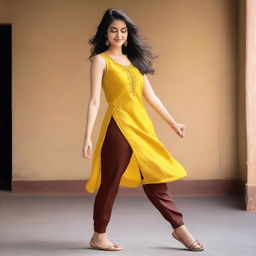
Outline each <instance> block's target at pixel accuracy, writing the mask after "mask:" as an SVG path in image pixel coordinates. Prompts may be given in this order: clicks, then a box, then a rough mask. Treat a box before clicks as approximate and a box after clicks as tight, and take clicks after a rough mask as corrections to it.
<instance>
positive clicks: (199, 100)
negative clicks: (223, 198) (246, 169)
mask: <svg viewBox="0 0 256 256" xmlns="http://www.w3.org/2000/svg"><path fill="white" fill-rule="evenodd" d="M130 2H134V5H132V4H131V3H130ZM130 2H129V4H128V2H125V1H114V0H113V1H99V0H98V1H97V0H96V1H93V4H92V1H89V0H88V1H84V0H80V1H79V0H72V1H71V0H37V1H34V0H16V1H15V0H13V1H11V7H12V12H11V14H10V15H11V22H12V24H13V180H68V179H87V178H88V176H89V172H90V167H91V160H88V159H85V158H82V142H83V136H84V129H85V120H86V108H87V102H88V97H89V86H90V84H89V67H90V62H89V61H88V60H85V59H86V57H88V55H89V49H90V48H89V45H88V39H89V37H91V36H92V35H93V34H94V33H95V29H96V27H97V25H98V23H99V21H100V19H101V17H102V15H103V13H104V11H105V10H106V9H107V8H110V7H114V8H120V9H123V10H124V11H125V12H127V14H128V15H130V16H131V18H132V19H133V20H134V22H135V23H136V24H137V25H138V27H139V29H140V33H141V35H142V36H144V37H146V38H147V39H148V42H149V44H150V45H152V47H153V50H154V51H155V52H156V53H157V54H159V58H158V59H157V60H156V61H155V62H154V67H155V69H156V75H155V76H149V79H150V81H151V84H152V86H153V88H154V90H155V92H156V93H157V94H158V95H159V97H160V98H161V99H162V101H163V103H164V104H165V106H166V107H167V109H168V110H169V111H170V113H171V114H172V115H173V117H174V118H175V119H176V120H177V121H178V122H181V123H184V124H185V125H187V127H188V129H187V134H186V138H185V139H184V140H183V141H182V142H181V141H180V139H179V138H178V136H177V135H176V134H175V133H174V132H173V131H172V130H171V129H170V128H168V126H167V124H166V123H165V122H164V121H163V120H161V119H160V117H159V116H158V115H157V114H156V113H155V112H154V111H153V110H152V109H151V108H150V106H149V105H148V104H147V103H146V102H145V104H146V108H147V110H148V112H149V115H150V116H151V118H152V121H153V123H154V125H155V128H156V131H157V134H158V136H159V138H160V140H162V141H163V143H164V144H165V145H166V147H167V148H168V149H169V150H170V152H171V154H172V155H173V156H174V157H175V158H176V159H177V160H179V161H180V163H182V164H183V166H184V167H185V168H186V169H187V171H188V173H189V176H188V179H235V178H238V177H240V174H239V162H238V125H237V111H238V102H237V85H238V80H237V61H238V25H237V20H238V12H237V6H238V4H237V1H234V0H194V1H190V0H169V1H167V0H166V1H164V0H160V1H152V0H151V1H130ZM0 3H1V4H3V3H4V2H3V1H1V2H0ZM9 3H10V1H9ZM1 12H3V9H2V8H1V9H0V14H1ZM1 16H2V15H1ZM8 18H9V17H8V16H7V17H5V19H6V20H7V21H8V22H9V20H8ZM1 22H4V21H3V20H1ZM240 85H241V84H240ZM105 109H106V101H105V99H104V93H103V91H102V104H101V108H100V112H99V116H98V118H97V120H96V124H95V127H94V131H93V146H95V144H96V141H97V137H98V132H99V128H100V125H101V122H102V118H103V115H104V113H105Z"/></svg>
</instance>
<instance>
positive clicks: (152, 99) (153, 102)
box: [143, 74, 185, 137]
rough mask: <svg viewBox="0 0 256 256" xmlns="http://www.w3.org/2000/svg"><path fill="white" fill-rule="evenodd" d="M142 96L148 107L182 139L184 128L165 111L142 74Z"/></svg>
mask: <svg viewBox="0 0 256 256" xmlns="http://www.w3.org/2000/svg"><path fill="white" fill-rule="evenodd" d="M143 96H144V98H145V99H146V101H147V102H148V103H149V104H150V106H151V107H152V108H153V109H154V110H155V111H156V112H157V113H158V114H159V115H160V116H161V117H162V118H163V119H164V120H165V121H166V122H167V123H168V124H169V125H170V126H171V127H172V128H173V129H174V131H175V132H176V133H177V134H178V135H179V136H181V137H184V135H185V134H184V131H185V126H184V125H182V124H179V123H177V122H176V121H175V119H174V118H173V117H172V116H171V115H170V113H169V112H168V111H167V109H166V108H165V106H164V105H163V103H162V102H161V100H160V99H159V98H158V96H157V95H156V94H155V92H154V90H153V89H152V86H151V84H150V82H149V80H148V78H147V76H146V75H145V74H144V85H143Z"/></svg>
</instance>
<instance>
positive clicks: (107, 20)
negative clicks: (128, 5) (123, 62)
mask: <svg viewBox="0 0 256 256" xmlns="http://www.w3.org/2000/svg"><path fill="white" fill-rule="evenodd" d="M116 19H119V20H123V21H124V22H125V23H126V26H127V29H128V37H127V43H128V44H127V47H125V46H124V44H123V45H122V52H123V53H124V54H126V55H127V57H128V59H129V60H130V61H131V63H132V64H133V65H134V66H135V67H137V68H138V69H139V70H140V72H141V73H142V74H147V73H150V74H153V73H154V72H155V70H154V69H153V67H152V62H151V60H152V59H153V58H156V57H158V56H157V55H154V54H153V53H152V51H151V49H152V48H151V46H149V45H148V44H147V43H146V41H145V40H144V39H142V38H141V37H140V36H139V34H138V28H137V26H136V25H135V24H134V22H133V21H132V19H131V18H130V17H129V16H128V15H127V14H125V13H124V12H123V11H121V10H119V9H113V8H111V9H108V10H106V11H105V13H104V15H103V17H102V19H101V22H100V24H99V25H98V27H97V32H96V34H95V35H94V36H93V37H91V38H90V39H89V43H90V44H92V48H91V50H90V52H91V55H90V57H89V60H90V61H92V59H93V57H94V56H95V55H97V54H99V53H101V52H104V51H105V50H106V49H107V48H108V46H106V45H105V41H106V36H107V29H108V26H109V25H110V24H111V23H112V22H113V21H114V20H116Z"/></svg>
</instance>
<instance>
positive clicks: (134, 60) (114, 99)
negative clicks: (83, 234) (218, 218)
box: [83, 9, 204, 251]
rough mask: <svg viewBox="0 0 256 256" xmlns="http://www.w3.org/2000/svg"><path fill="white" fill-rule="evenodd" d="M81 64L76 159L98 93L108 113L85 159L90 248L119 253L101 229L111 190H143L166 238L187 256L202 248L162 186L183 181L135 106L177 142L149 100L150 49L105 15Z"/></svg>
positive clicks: (113, 13) (114, 13)
mask: <svg viewBox="0 0 256 256" xmlns="http://www.w3.org/2000/svg"><path fill="white" fill-rule="evenodd" d="M89 42H90V44H92V45H93V47H92V49H91V55H90V57H89V59H90V60H91V61H92V63H91V69H90V77H91V95H90V100H89V104H88V112H87V125H86V132H85V137H84V144H83V156H84V157H85V158H91V157H92V141H91V134H92V130H93V126H94V123H95V120H96V116H97V113H98V109H99V105H100V92H101V87H102V88H103V90H104V93H105V97H106V100H107V102H108V109H107V111H106V114H105V117H104V120H103V123H102V126H101V130H100V134H99V138H98V142H97V144H96V148H95V151H94V155H93V160H92V170H91V175H90V179H89V181H88V182H87V184H86V186H85V189H86V190H87V191H88V192H89V193H93V192H94V191H95V189H98V192H97V195H96V197H95V202H94V212H93V220H94V234H93V236H92V238H91V240H90V246H91V247H92V248H95V249H100V250H112V251H118V250H121V249H122V247H121V246H119V245H118V244H113V243H112V242H111V241H109V240H108V238H107V234H106V227H107V225H108V222H109V221H110V216H111V212H112V207H113V204H114V200H115V198H116V196H117V193H118V189H119V185H123V186H126V187H138V186H140V185H143V189H144V191H145V193H146V195H147V197H148V198H149V200H150V201H151V202H152V204H153V205H154V206H155V207H156V208H157V209H158V210H159V211H160V213H161V214H162V216H163V217H164V218H165V219H166V220H167V221H168V222H169V223H170V224H171V226H172V228H173V229H174V231H173V232H172V236H173V237H174V238H175V239H177V240H178V241H180V242H181V243H183V244H184V245H185V246H186V247H187V248H188V249H190V250H194V251H201V250H203V249H204V246H203V245H202V244H201V243H200V242H199V241H198V240H196V239H195V238H194V237H193V236H192V235H191V234H190V232H189V231H188V229H187V228H186V226H185V225H184V222H183V218H182V217H183V215H182V213H181V212H179V211H178V210H177V208H176V206H175V203H174V201H173V200H172V198H171V196H170V194H169V192H168V188H167V184H166V182H169V181H174V180H178V179H181V178H183V177H186V176H187V173H186V171H185V169H184V168H183V167H182V165H181V164H180V163H179V162H178V161H177V160H175V159H174V158H173V157H172V155H171V154H170V153H169V152H168V150H167V149H166V148H165V146H164V145H163V144H162V143H161V142H160V141H159V139H158V137H157V135H156V133H155V130H154V127H153V124H152V122H151V120H150V118H149V116H148V114H147V112H146V109H145V107H144V105H143V100H142V98H143V97H142V96H144V97H145V99H146V100H147V102H148V103H149V104H150V105H151V106H152V107H153V108H154V109H155V110H156V111H157V113H158V114H159V115H160V116H161V117H162V118H163V119H164V120H165V121H166V122H167V123H168V124H169V126H170V127H171V128H172V129H173V130H174V132H175V133H177V134H178V135H179V136H180V137H181V138H183V137H184V136H185V126H184V125H183V124H179V123H177V122H176V121H175V120H174V119H173V117H172V116H171V115H170V114H169V113H168V111H167V110H166V108H165V107H164V105H163V104H162V102H161V101H160V99H159V98H158V97H157V95H156V94H155V93H154V91H153V89H152V87H151V84H150V82H149V80H148V78H147V76H146V74H148V73H151V74H153V73H154V69H153V68H152V66H151V59H152V58H155V57H156V56H154V55H153V54H152V52H151V51H150V47H149V46H148V45H147V44H146V42H144V41H143V40H142V39H141V38H140V37H139V35H138V29H137V27H136V25H135V24H134V23H133V21H132V20H131V18H129V17H128V16H127V15H126V14H125V13H124V12H122V11H121V10H118V9H108V10H107V11H106V12H105V14H104V16H103V18H102V20H101V22H100V24H99V26H98V29H97V32H96V34H95V36H93V37H92V38H91V39H90V40H89Z"/></svg>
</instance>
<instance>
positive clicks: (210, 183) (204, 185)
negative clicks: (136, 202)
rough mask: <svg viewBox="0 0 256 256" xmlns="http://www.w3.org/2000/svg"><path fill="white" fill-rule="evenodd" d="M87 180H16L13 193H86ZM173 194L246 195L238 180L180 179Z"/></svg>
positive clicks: (125, 191) (133, 191)
mask: <svg viewBox="0 0 256 256" xmlns="http://www.w3.org/2000/svg"><path fill="white" fill-rule="evenodd" d="M86 182H87V180H41V181H35V180H16V181H12V193H17V194H86V195H92V194H90V193H88V192H87V191H86V190H85V189H84V186H85V184H86ZM167 184H168V187H169V191H170V193H171V195H174V196H196V195H200V196H202V195H207V196H208V195H230V194H240V195H243V196H244V190H245V185H244V183H243V182H241V181H238V180H178V181H173V182H168V183H167ZM94 194H95V193H94ZM118 194H119V195H136V196H138V195H144V191H143V188H142V186H140V187H138V188H127V187H123V186H120V187H119V192H118Z"/></svg>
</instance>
